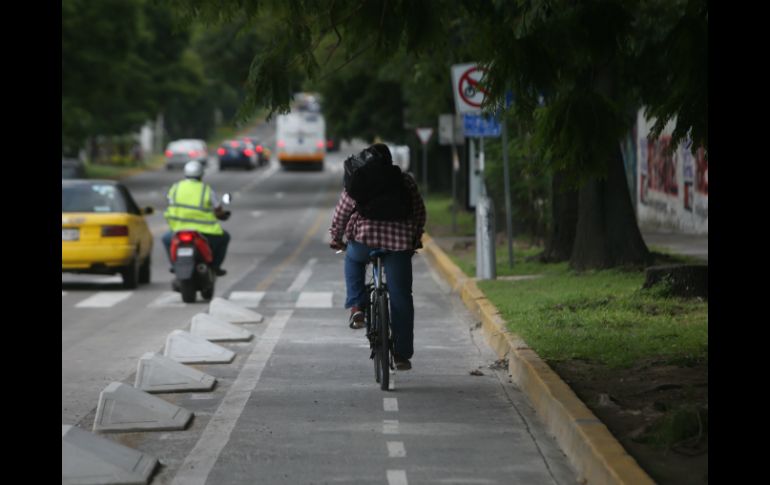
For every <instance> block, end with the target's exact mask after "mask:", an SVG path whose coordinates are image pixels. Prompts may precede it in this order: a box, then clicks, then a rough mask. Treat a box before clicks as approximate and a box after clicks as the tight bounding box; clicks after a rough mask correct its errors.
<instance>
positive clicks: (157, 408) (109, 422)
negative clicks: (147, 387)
mask: <svg viewBox="0 0 770 485" xmlns="http://www.w3.org/2000/svg"><path fill="white" fill-rule="evenodd" d="M192 416H193V415H192V413H191V412H190V411H188V410H186V409H184V408H180V407H179V406H177V405H175V404H171V403H170V402H168V401H164V400H163V399H161V398H159V397H156V396H153V395H151V394H148V393H146V392H144V391H141V390H139V389H136V388H133V387H131V386H129V385H127V384H123V383H122V382H112V383H110V384H109V385H108V386H107V387H106V388H105V389H104V390H103V391H102V392H101V394H99V404H98V405H97V407H96V418H95V419H94V431H99V432H129V431H163V430H169V431H173V430H180V429H184V428H185V427H186V426H187V423H189V422H190V419H192Z"/></svg>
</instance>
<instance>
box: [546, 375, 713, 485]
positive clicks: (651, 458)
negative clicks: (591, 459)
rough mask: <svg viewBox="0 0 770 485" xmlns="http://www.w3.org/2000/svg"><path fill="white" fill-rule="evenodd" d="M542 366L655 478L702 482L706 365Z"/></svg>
mask: <svg viewBox="0 0 770 485" xmlns="http://www.w3.org/2000/svg"><path fill="white" fill-rule="evenodd" d="M548 364H549V365H550V366H551V368H552V369H553V370H554V371H556V373H558V374H559V375H560V376H561V378H562V379H563V380H564V381H565V382H566V383H567V384H568V385H569V386H570V387H571V388H572V390H573V391H575V394H577V395H578V397H579V398H580V399H581V400H582V401H583V402H584V403H585V404H586V405H587V406H588V407H589V408H590V409H591V411H593V413H594V414H595V415H596V416H597V417H598V418H599V419H600V420H601V421H602V422H603V423H604V424H605V425H606V426H607V428H608V429H609V430H610V432H611V433H612V434H613V435H614V436H615V438H616V439H617V440H618V441H619V442H620V443H621V444H622V445H623V447H624V448H625V449H626V451H628V453H629V454H630V455H631V456H633V457H634V459H635V460H636V461H637V463H639V465H640V466H641V467H642V468H643V469H644V470H645V471H646V472H647V473H648V474H649V475H650V477H652V479H653V480H655V482H657V483H658V484H659V485H674V484H676V485H703V484H708V365H707V364H696V365H689V366H678V365H672V364H670V363H666V362H657V361H649V362H643V363H640V364H638V365H636V366H634V367H632V368H630V369H628V368H626V369H609V368H607V367H606V366H603V365H598V364H594V363H591V362H586V361H582V360H569V361H563V362H549V363H548Z"/></svg>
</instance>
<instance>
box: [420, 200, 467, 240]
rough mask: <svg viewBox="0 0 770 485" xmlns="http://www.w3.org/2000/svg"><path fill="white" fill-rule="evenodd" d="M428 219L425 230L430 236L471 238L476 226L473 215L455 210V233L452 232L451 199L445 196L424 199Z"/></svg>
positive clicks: (462, 210)
mask: <svg viewBox="0 0 770 485" xmlns="http://www.w3.org/2000/svg"><path fill="white" fill-rule="evenodd" d="M425 209H426V211H427V212H428V218H427V221H426V223H425V229H426V231H428V234H430V235H432V236H472V235H473V234H475V231H476V228H475V227H476V226H475V222H474V217H473V213H471V212H468V211H466V210H465V209H464V208H460V207H458V209H457V231H456V232H454V233H453V232H452V197H451V196H450V195H445V194H433V193H432V194H429V195H428V196H427V197H425Z"/></svg>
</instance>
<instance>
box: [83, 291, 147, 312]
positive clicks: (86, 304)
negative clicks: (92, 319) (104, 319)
mask: <svg viewBox="0 0 770 485" xmlns="http://www.w3.org/2000/svg"><path fill="white" fill-rule="evenodd" d="M132 294H133V291H100V292H99V293H96V294H95V295H93V296H91V297H89V298H86V299H85V300H83V301H81V302H80V303H78V304H77V305H75V307H77V308H109V307H111V306H113V305H115V304H117V303H120V302H121V301H123V300H125V299H126V298H128V297H129V296H131V295H132Z"/></svg>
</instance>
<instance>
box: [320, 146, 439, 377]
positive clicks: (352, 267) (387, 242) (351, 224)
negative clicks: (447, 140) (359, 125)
mask: <svg viewBox="0 0 770 485" xmlns="http://www.w3.org/2000/svg"><path fill="white" fill-rule="evenodd" d="M358 156H359V157H361V158H362V159H371V158H376V159H377V160H381V161H382V163H383V164H384V166H385V167H386V168H387V169H388V170H389V173H394V171H397V172H395V173H396V174H397V175H396V177H395V179H394V178H392V177H387V176H386V177H369V179H370V181H371V180H374V181H375V182H373V183H375V184H378V186H374V187H370V188H367V192H369V193H377V194H385V196H384V197H381V198H379V199H377V198H375V199H376V200H373V201H367V203H366V208H367V210H366V211H365V210H364V204H362V203H359V202H357V201H356V200H355V199H354V198H353V197H352V196H351V194H350V193H348V190H347V189H344V188H343V190H342V193H341V195H340V199H339V201H338V202H337V206H336V207H335V209H334V216H333V217H332V224H331V227H330V228H329V233H330V234H331V243H330V247H331V248H332V249H336V250H340V249H347V250H346V253H345V285H346V288H347V298H346V300H345V308H350V319H349V322H348V324H349V326H350V328H354V329H358V328H363V327H364V313H363V310H362V309H363V308H364V307H365V305H366V304H367V301H368V295H366V292H365V286H366V265H367V263H368V262H369V253H370V252H371V251H372V250H375V249H382V250H387V252H386V253H385V254H384V255H383V256H382V263H383V266H384V268H385V275H386V278H387V283H388V293H389V295H390V308H391V328H392V332H393V347H394V348H393V360H394V361H395V363H396V368H397V369H398V370H407V369H411V367H412V364H411V362H410V361H409V359H411V358H412V355H413V353H414V345H413V344H414V302H413V299H412V256H413V255H414V252H415V250H416V249H419V248H421V247H422V242H421V237H422V233H423V229H424V226H425V204H424V202H423V200H422V197H421V196H420V192H419V190H418V188H417V184H416V182H415V181H414V179H413V178H412V176H411V175H409V174H408V173H405V172H401V170H400V169H399V168H398V167H397V166H395V165H393V160H392V158H391V154H390V150H389V149H388V147H387V146H386V145H384V144H381V143H377V144H375V145H372V146H371V147H369V148H367V149H366V150H364V151H363V152H361V153H360V154H359V155H358ZM346 175H347V171H346ZM394 180H395V183H394ZM399 182H400V183H399ZM388 183H389V184H392V185H393V186H394V187H385V186H383V185H384V184H388ZM391 189H392V190H391ZM351 191H352V190H351ZM399 191H403V192H400V193H401V194H403V196H404V197H406V198H408V202H409V207H410V209H409V215H408V217H407V218H405V219H400V220H380V219H373V218H368V217H366V216H364V214H362V212H367V213H368V214H371V213H372V211H370V210H369V209H371V207H372V206H373V205H376V203H377V200H380V201H386V202H385V203H390V204H393V203H394V202H393V201H395V200H397V199H396V198H393V197H392V194H394V193H396V194H398V193H399ZM387 194H390V195H391V196H390V197H389V196H388V195H387ZM359 200H360V199H359ZM380 209H381V210H380V211H379V213H385V212H387V208H380ZM374 212H375V213H376V212H377V211H374ZM343 238H344V239H345V240H347V244H346V243H345V242H343Z"/></svg>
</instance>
